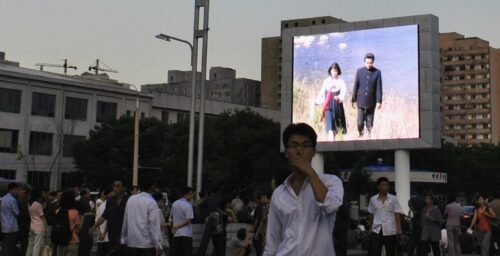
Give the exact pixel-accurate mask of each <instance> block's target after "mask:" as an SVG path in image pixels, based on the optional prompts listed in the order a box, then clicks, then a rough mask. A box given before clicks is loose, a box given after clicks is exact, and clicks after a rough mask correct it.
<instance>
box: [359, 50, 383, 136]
mask: <svg viewBox="0 0 500 256" xmlns="http://www.w3.org/2000/svg"><path fill="white" fill-rule="evenodd" d="M374 62H375V55H373V53H367V54H365V66H364V67H362V68H360V69H358V71H357V72H356V78H355V79H354V91H353V93H352V107H353V108H356V106H357V108H358V120H357V121H358V132H359V137H360V138H361V137H363V135H364V129H365V123H366V129H367V130H368V135H370V134H371V131H372V128H373V119H374V116H375V108H377V109H380V108H381V107H382V72H381V71H380V70H379V69H377V68H375V67H374V66H373V63H374Z"/></svg>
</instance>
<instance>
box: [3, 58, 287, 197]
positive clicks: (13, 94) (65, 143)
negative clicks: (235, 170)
mask: <svg viewBox="0 0 500 256" xmlns="http://www.w3.org/2000/svg"><path fill="white" fill-rule="evenodd" d="M131 88H132V86H131V85H130V84H126V83H120V82H118V81H116V80H112V79H109V77H108V76H107V75H106V74H100V75H93V74H88V73H84V74H82V75H80V76H68V75H62V74H57V73H51V72H45V71H38V70H33V69H28V68H23V67H20V66H19V63H17V62H12V61H7V60H5V54H4V53H2V54H0V177H4V178H7V179H16V180H20V181H26V182H28V183H29V184H31V185H32V186H44V187H49V188H50V189H51V190H53V189H58V188H61V187H65V186H66V185H65V184H68V180H67V179H69V177H70V176H69V175H67V174H68V173H71V172H73V171H75V166H74V164H73V158H72V152H71V147H72V144H73V143H74V142H75V141H78V140H83V139H86V138H88V136H89V131H91V130H93V129H94V128H95V127H96V126H98V125H100V123H101V122H103V121H105V120H108V119H117V118H119V117H120V116H122V115H128V116H131V115H133V113H134V111H135V103H136V99H137V97H139V99H140V104H139V110H140V112H141V117H156V118H158V119H159V120H161V121H163V122H167V123H175V122H177V121H178V120H179V119H182V118H189V110H190V98H189V97H187V96H182V95H174V94H170V93H165V92H161V91H148V92H144V91H142V92H139V93H138V92H137V91H135V90H132V89H131ZM198 107H199V100H198V101H197V108H198ZM243 108H248V107H247V106H243V105H237V104H230V103H225V102H220V101H212V100H207V101H206V102H205V109H206V114H207V115H217V114H220V113H222V112H224V111H231V110H235V109H243ZM249 108H250V109H252V110H253V111H255V112H258V113H260V114H262V115H263V116H266V117H268V118H271V119H273V120H274V121H279V118H280V114H279V112H278V111H274V110H268V109H262V108H256V107H249ZM130 136H133V134H131V135H130Z"/></svg>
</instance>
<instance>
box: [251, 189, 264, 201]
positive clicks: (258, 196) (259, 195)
mask: <svg viewBox="0 0 500 256" xmlns="http://www.w3.org/2000/svg"><path fill="white" fill-rule="evenodd" d="M264 195H265V194H264V192H262V191H255V192H254V193H253V198H254V199H255V200H260V199H262V197H263V196H264Z"/></svg>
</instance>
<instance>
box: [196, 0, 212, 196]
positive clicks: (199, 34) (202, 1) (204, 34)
mask: <svg viewBox="0 0 500 256" xmlns="http://www.w3.org/2000/svg"><path fill="white" fill-rule="evenodd" d="M209 5H210V0H195V14H194V15H195V16H194V21H195V23H194V37H195V38H194V41H195V43H196V46H198V44H197V40H198V39H199V38H203V46H202V55H201V86H200V90H201V91H200V117H199V118H200V127H199V129H198V158H197V162H198V163H197V170H196V194H197V195H198V193H199V192H200V191H201V188H202V179H203V146H204V145H203V140H204V138H203V137H204V134H205V82H206V76H207V49H208V14H209ZM200 8H203V28H202V29H201V30H200V29H199V26H200V24H199V20H200Z"/></svg>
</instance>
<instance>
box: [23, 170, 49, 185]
mask: <svg viewBox="0 0 500 256" xmlns="http://www.w3.org/2000/svg"><path fill="white" fill-rule="evenodd" d="M28 184H30V185H31V186H32V187H34V188H42V187H50V172H41V171H28Z"/></svg>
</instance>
